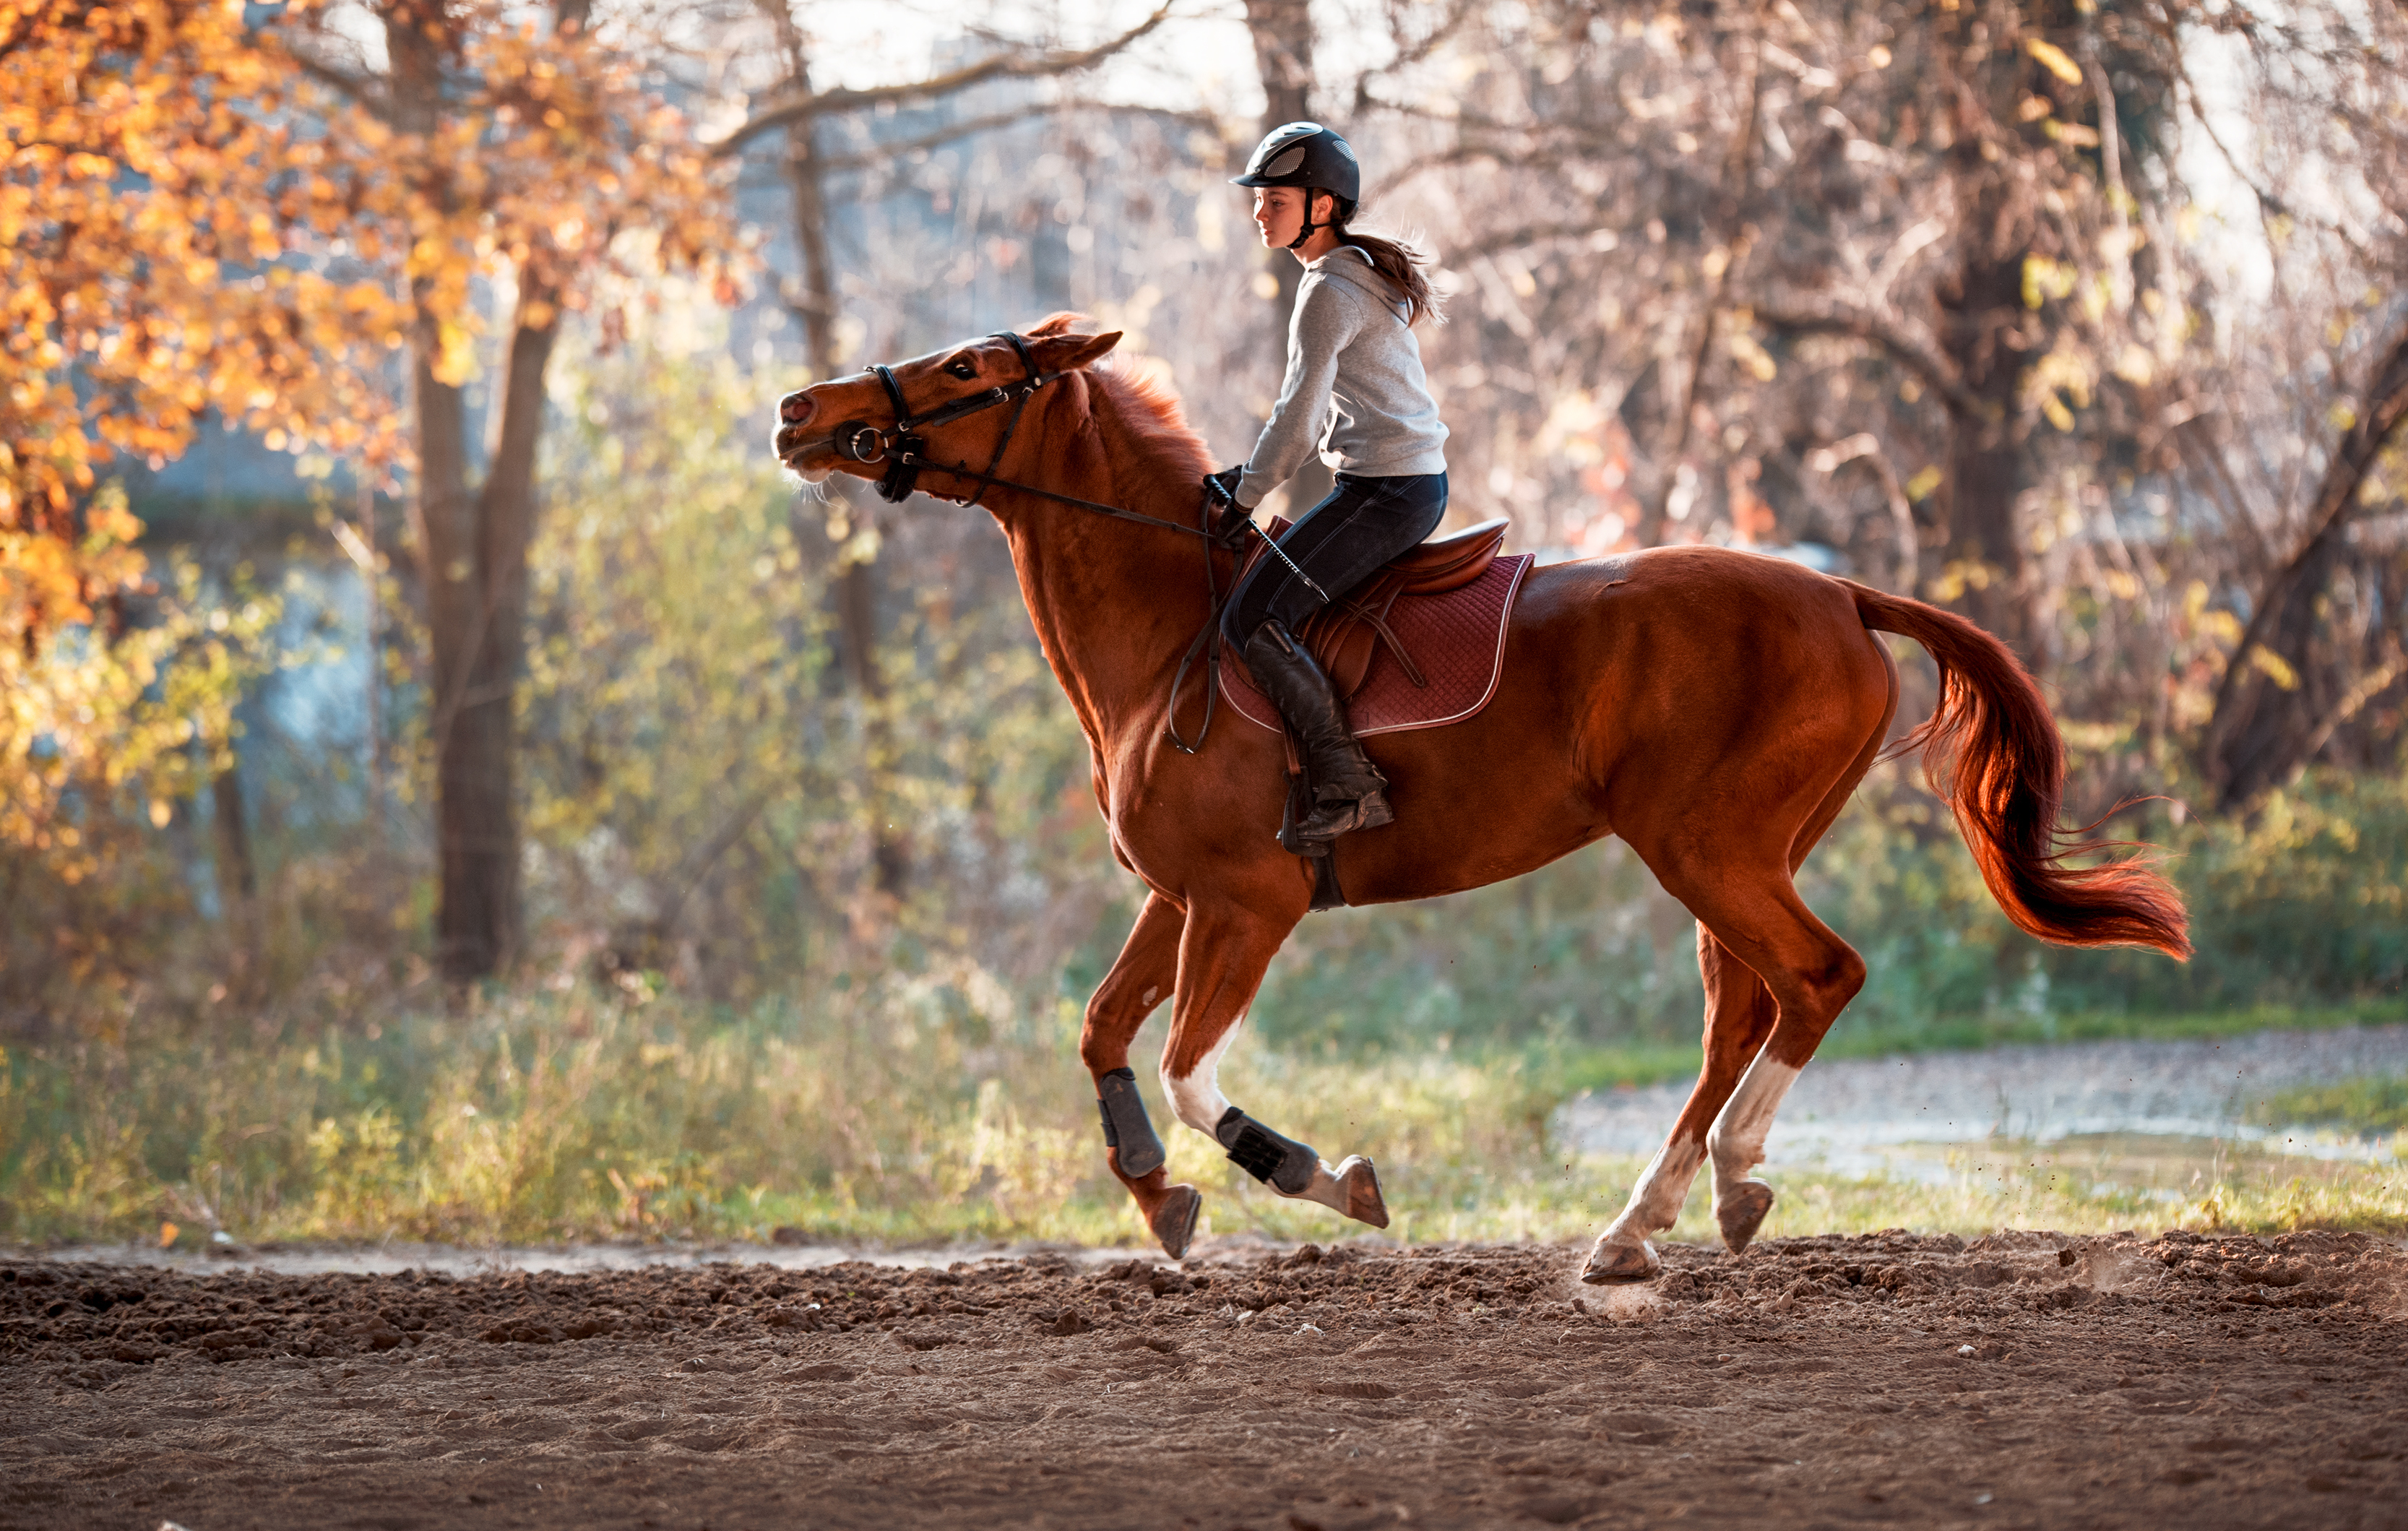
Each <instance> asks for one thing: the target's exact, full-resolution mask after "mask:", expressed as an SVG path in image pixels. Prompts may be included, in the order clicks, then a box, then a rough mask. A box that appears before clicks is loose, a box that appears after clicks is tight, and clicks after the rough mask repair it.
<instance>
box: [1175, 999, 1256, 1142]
mask: <svg viewBox="0 0 2408 1531" xmlns="http://www.w3.org/2000/svg"><path fill="white" fill-rule="evenodd" d="M1245 1023H1246V1018H1245V1016H1244V1015H1242V1014H1240V1016H1239V1017H1238V1018H1237V1019H1236V1020H1235V1021H1232V1022H1230V1023H1229V1029H1228V1030H1227V1031H1225V1032H1223V1033H1222V1034H1221V1039H1220V1040H1219V1041H1217V1042H1215V1043H1213V1044H1212V1051H1211V1052H1207V1053H1206V1054H1204V1057H1203V1059H1202V1061H1200V1062H1198V1063H1197V1066H1196V1072H1194V1073H1192V1074H1190V1075H1188V1076H1187V1077H1186V1078H1185V1079H1181V1078H1179V1077H1178V1076H1176V1075H1174V1074H1172V1073H1171V1071H1170V1064H1169V1061H1168V1059H1165V1060H1164V1062H1163V1066H1162V1093H1163V1094H1164V1095H1168V1096H1169V1097H1170V1109H1171V1111H1172V1112H1173V1113H1174V1114H1176V1115H1177V1116H1178V1118H1179V1120H1180V1121H1182V1122H1184V1123H1187V1124H1188V1125H1189V1126H1191V1127H1193V1128H1195V1129H1196V1130H1197V1132H1200V1133H1202V1134H1203V1135H1204V1136H1205V1137H1207V1138H1211V1136H1212V1129H1213V1127H1215V1126H1216V1125H1218V1124H1219V1123H1220V1121H1221V1118H1223V1117H1224V1116H1226V1115H1227V1114H1228V1112H1229V1097H1228V1096H1226V1095H1223V1094H1222V1093H1221V1054H1223V1053H1225V1052H1228V1051H1229V1044H1230V1043H1232V1042H1234V1041H1236V1040H1237V1039H1238V1028H1239V1027H1240V1026H1242V1025H1244V1024H1245Z"/></svg>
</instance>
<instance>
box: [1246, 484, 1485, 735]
mask: <svg viewBox="0 0 2408 1531" xmlns="http://www.w3.org/2000/svg"><path fill="white" fill-rule="evenodd" d="M1511 525H1512V522H1508V521H1506V520H1505V519H1504V518H1502V517H1499V518H1498V519H1497V520H1494V521H1484V522H1481V523H1480V524H1479V525H1477V526H1469V527H1466V528H1465V529H1464V530H1462V531H1460V532H1457V533H1455V534H1454V535H1453V536H1452V537H1433V538H1431V539H1430V540H1429V541H1427V542H1425V543H1422V544H1421V545H1420V546H1418V547H1416V548H1414V549H1412V551H1409V552H1406V553H1404V554H1402V555H1400V556H1398V557H1397V558H1395V559H1393V560H1391V561H1390V562H1388V563H1387V564H1385V565H1383V566H1382V567H1381V569H1380V571H1379V572H1378V573H1377V574H1374V575H1372V576H1371V578H1370V579H1367V580H1365V581H1364V582H1363V584H1362V586H1361V588H1359V589H1357V590H1356V591H1355V593H1354V594H1352V595H1349V596H1343V597H1340V599H1339V600H1338V601H1337V602H1336V603H1335V604H1333V605H1330V606H1325V607H1323V608H1321V609H1320V610H1319V611H1316V612H1314V613H1313V614H1312V617H1310V618H1308V619H1307V620H1306V622H1305V624H1304V627H1303V629H1302V630H1301V631H1299V632H1298V633H1297V637H1299V638H1301V639H1302V640H1303V641H1304V645H1305V647H1306V648H1307V649H1308V650H1309V651H1311V652H1312V657H1313V660H1314V662H1315V663H1317V664H1319V665H1320V666H1321V668H1322V670H1323V671H1324V673H1326V675H1327V676H1328V677H1329V680H1330V684H1331V685H1333V686H1335V687H1336V688H1337V691H1338V696H1339V699H1340V701H1343V700H1345V699H1346V698H1347V697H1350V696H1352V695H1354V694H1355V693H1356V692H1358V691H1360V690H1362V689H1363V681H1364V679H1365V678H1366V677H1367V676H1369V674H1370V673H1371V658H1372V655H1373V654H1375V653H1376V652H1377V651H1378V650H1379V647H1380V645H1381V644H1383V643H1384V644H1386V645H1387V648H1388V651H1389V652H1390V653H1392V654H1395V655H1396V656H1397V663H1398V664H1399V665H1403V666H1404V671H1405V675H1406V677H1407V678H1408V679H1410V680H1412V683H1413V684H1414V685H1416V686H1427V685H1428V684H1429V681H1428V680H1427V679H1426V678H1425V677H1424V676H1423V674H1422V671H1421V666H1420V665H1416V664H1414V663H1413V656H1412V654H1409V653H1407V652H1406V651H1405V646H1404V644H1403V642H1402V641H1401V640H1399V639H1398V637H1397V635H1396V632H1395V630H1394V629H1392V628H1391V627H1389V625H1388V612H1389V611H1390V609H1391V608H1394V607H1395V606H1396V604H1397V601H1398V598H1399V597H1400V596H1405V595H1437V594H1442V593H1444V592H1446V591H1450V590H1460V589H1461V588H1462V587H1464V586H1465V585H1468V584H1469V583H1471V581H1473V580H1474V579H1479V578H1480V577H1481V576H1482V575H1484V574H1485V573H1487V572H1488V565H1491V564H1493V563H1495V562H1496V560H1497V554H1498V550H1499V549H1501V548H1503V547H1504V545H1505V533H1506V530H1507V528H1508V527H1509V526H1511ZM1287 531H1288V527H1287V523H1286V522H1284V521H1274V522H1272V523H1271V528H1270V534H1269V535H1270V536H1271V537H1284V536H1286V535H1287ZM1263 556H1265V555H1264V551H1263V549H1262V548H1261V547H1259V546H1257V547H1256V548H1255V549H1254V556H1253V558H1250V559H1248V560H1247V563H1246V565H1245V566H1246V567H1247V568H1251V567H1253V566H1254V560H1255V559H1260V558H1262V557H1263ZM1243 577H1244V574H1243V570H1240V579H1242V578H1243Z"/></svg>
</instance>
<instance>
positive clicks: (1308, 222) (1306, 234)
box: [1287, 186, 1338, 250]
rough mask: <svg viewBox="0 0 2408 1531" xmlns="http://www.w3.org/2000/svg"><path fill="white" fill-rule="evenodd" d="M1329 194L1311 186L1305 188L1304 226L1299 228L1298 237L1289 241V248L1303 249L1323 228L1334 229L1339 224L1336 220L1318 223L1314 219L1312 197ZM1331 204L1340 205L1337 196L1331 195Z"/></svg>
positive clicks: (1333, 205)
mask: <svg viewBox="0 0 2408 1531" xmlns="http://www.w3.org/2000/svg"><path fill="white" fill-rule="evenodd" d="M1327 195H1328V193H1326V192H1316V191H1314V190H1313V189H1312V187H1310V186H1308V187H1306V188H1305V189H1304V226H1303V227H1302V228H1300V229H1298V230H1297V231H1296V237H1295V238H1293V239H1290V240H1289V241H1288V242H1287V248H1288V249H1290V250H1302V249H1303V248H1304V247H1305V243H1306V241H1308V240H1310V239H1311V238H1312V236H1314V235H1315V234H1318V233H1320V232H1321V231H1322V230H1323V229H1334V228H1336V227H1337V226H1338V225H1337V224H1336V223H1335V222H1329V223H1316V222H1313V221H1312V199H1313V198H1314V197H1316V196H1327ZM1329 205H1330V206H1331V207H1337V206H1338V199H1337V198H1336V197H1330V199H1329Z"/></svg>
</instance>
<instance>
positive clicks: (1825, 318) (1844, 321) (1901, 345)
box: [1756, 303, 1988, 420]
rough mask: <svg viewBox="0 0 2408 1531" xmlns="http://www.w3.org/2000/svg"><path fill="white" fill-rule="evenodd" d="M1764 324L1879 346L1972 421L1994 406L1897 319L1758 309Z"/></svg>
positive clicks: (1834, 310) (1837, 311) (1833, 308)
mask: <svg viewBox="0 0 2408 1531" xmlns="http://www.w3.org/2000/svg"><path fill="white" fill-rule="evenodd" d="M1756 322H1758V323H1761V324H1764V325H1766V326H1768V327H1769V328H1771V329H1775V330H1779V331H1781V332H1782V333H1783V334H1785V335H1844V336H1852V337H1853V338H1855V339H1858V340H1862V341H1864V342H1866V343H1867V344H1868V345H1873V346H1878V347H1880V348H1881V349H1882V351H1885V352H1886V353H1887V354H1888V356H1889V358H1890V360H1892V361H1894V362H1896V363H1898V365H1900V366H1902V367H1904V368H1906V369H1907V370H1908V371H1909V372H1912V373H1914V375H1915V376H1916V377H1917V378H1919V379H1922V380H1923V384H1924V386H1925V387H1927V388H1928V389H1930V390H1931V391H1932V392H1933V393H1938V394H1939V395H1940V396H1941V398H1942V399H1943V400H1945V401H1946V403H1947V405H1948V408H1950V409H1952V410H1954V411H1956V412H1957V414H1960V415H1962V416H1964V417H1965V418H1967V419H1969V420H1980V419H1982V418H1983V417H1984V416H1985V414H1986V413H1987V412H1988V406H1987V405H1985V403H1984V402H1983V401H1982V399H1981V398H1980V397H1979V396H1978V395H1977V394H1975V393H1973V391H1972V390H1971V389H1970V388H1967V387H1966V386H1965V384H1964V381H1963V379H1959V378H1958V377H1957V369H1956V368H1955V367H1952V366H1950V365H1948V362H1947V361H1946V359H1945V358H1943V357H1942V355H1941V354H1940V351H1939V350H1938V348H1937V347H1935V346H1933V345H1932V344H1930V342H1928V341H1927V340H1925V339H1923V338H1921V337H1920V336H1915V335H1913V334H1911V333H1909V331H1908V330H1907V329H1906V327H1905V326H1904V325H1903V324H1901V323H1899V322H1895V321H1893V320H1889V319H1885V318H1881V317H1877V316H1875V315H1873V314H1869V313H1865V312H1862V311H1861V310H1856V309H1850V308H1842V307H1840V306H1839V305H1836V304H1833V305H1829V306H1818V307H1815V308H1802V307H1799V308H1790V307H1783V306H1780V305H1766V304H1762V303H1759V304H1757V305H1756Z"/></svg>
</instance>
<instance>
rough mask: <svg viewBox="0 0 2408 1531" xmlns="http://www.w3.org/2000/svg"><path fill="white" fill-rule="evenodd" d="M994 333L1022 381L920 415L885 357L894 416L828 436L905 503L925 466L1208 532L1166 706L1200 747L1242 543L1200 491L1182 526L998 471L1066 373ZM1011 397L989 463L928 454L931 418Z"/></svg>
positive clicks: (878, 371)
mask: <svg viewBox="0 0 2408 1531" xmlns="http://www.w3.org/2000/svg"><path fill="white" fill-rule="evenodd" d="M988 338H990V339H995V340H1002V341H1007V342H1009V343H1010V344H1011V349H1012V351H1013V352H1014V353H1015V354H1017V355H1018V356H1019V358H1020V365H1022V366H1023V367H1024V368H1025V369H1026V372H1027V375H1026V376H1025V377H1024V378H1022V379H1020V380H1019V381H1017V382H1010V383H998V384H996V386H995V387H993V388H989V389H985V390H982V392H980V393H971V394H969V395H968V396H966V397H963V398H958V399H953V400H950V401H948V402H946V403H944V404H940V405H939V406H937V408H934V409H931V410H929V411H928V412H927V413H926V414H925V415H914V414H912V413H911V407H910V404H909V403H908V402H907V401H906V400H905V399H904V397H903V388H902V385H901V384H899V383H897V382H896V380H895V372H894V369H893V368H892V367H890V366H888V365H885V364H884V363H872V364H871V365H870V368H869V370H870V371H871V373H873V374H874V375H875V376H876V377H877V379H878V382H879V385H880V386H881V387H882V388H884V389H885V390H886V399H887V402H888V403H889V404H892V405H893V406H894V407H895V423H894V424H892V425H889V426H887V427H885V428H884V429H883V430H882V429H880V428H879V427H877V426H875V425H872V424H870V423H869V422H867V421H866V420H848V421H846V422H844V423H842V424H840V425H839V426H838V427H837V428H836V430H835V431H834V432H833V433H832V434H830V436H828V437H827V444H828V445H829V446H832V447H834V448H835V449H836V450H837V451H838V453H839V455H841V456H843V457H845V458H847V459H849V460H851V461H853V462H855V463H860V464H862V465H865V466H872V467H874V466H876V465H878V464H880V463H884V464H885V465H886V473H885V476H884V477H883V478H882V479H879V480H878V493H879V495H880V497H881V498H882V499H884V500H885V501H886V502H887V503H888V504H890V505H894V504H900V503H901V502H902V501H903V500H905V499H906V498H908V497H910V494H911V492H912V491H913V490H914V489H916V488H917V487H918V486H919V481H920V475H921V474H922V473H944V474H950V475H952V476H953V477H954V478H956V479H972V480H975V481H976V483H977V484H978V489H977V490H976V491H975V492H974V493H973V494H971V495H970V497H969V498H968V499H967V500H964V501H961V502H960V503H961V504H962V505H963V506H965V507H968V506H974V505H976V504H978V502H979V501H980V500H981V499H982V498H983V497H984V496H985V494H986V492H987V491H988V490H989V489H991V488H997V487H1000V488H1003V489H1016V490H1018V491H1020V492H1021V493H1022V494H1035V495H1037V496H1039V498H1042V499H1048V500H1057V501H1059V502H1060V503H1062V504H1064V505H1075V506H1077V507H1079V508H1081V509H1082V510H1092V511H1094V512H1096V513H1097V515H1104V516H1111V517H1112V518H1113V519H1114V520H1117V521H1133V522H1139V523H1140V524H1142V525H1146V526H1159V527H1162V528H1165V529H1167V530H1169V531H1173V532H1183V533H1185V534H1186V535H1187V536H1189V537H1200V538H1202V539H1203V542H1204V593H1205V595H1206V596H1207V598H1208V604H1209V605H1210V607H1211V615H1210V616H1208V617H1206V618H1205V619H1204V625H1203V627H1202V628H1201V629H1200V630H1198V631H1197V635H1196V637H1194V638H1192V639H1190V640H1189V642H1188V645H1187V651H1186V653H1185V654H1183V655H1182V656H1181V658H1180V661H1179V670H1178V673H1176V674H1175V675H1173V676H1172V677H1171V680H1170V703H1169V706H1168V708H1166V709H1165V711H1164V726H1163V733H1164V734H1165V736H1166V737H1168V738H1169V740H1170V744H1171V747H1172V748H1173V749H1176V750H1178V751H1182V752H1183V753H1185V754H1191V755H1192V754H1195V753H1197V751H1200V750H1202V749H1203V748H1204V739H1205V736H1207V735H1208V734H1210V733H1211V731H1212V712H1213V708H1214V707H1215V705H1216V704H1217V703H1218V702H1219V700H1220V691H1221V686H1220V679H1221V676H1220V671H1221V610H1222V608H1223V607H1224V606H1226V604H1227V602H1228V600H1229V598H1230V596H1234V595H1235V594H1237V585H1236V581H1235V580H1232V581H1231V583H1230V588H1229V592H1228V594H1226V595H1225V594H1222V593H1221V577H1220V571H1219V570H1218V569H1217V568H1216V567H1215V566H1214V565H1213V562H1212V554H1213V553H1214V551H1218V550H1223V549H1226V550H1227V551H1230V552H1233V553H1234V552H1236V551H1237V546H1236V544H1235V543H1234V542H1232V541H1226V540H1224V539H1223V538H1221V537H1216V536H1214V535H1213V533H1212V530H1211V521H1212V506H1211V501H1210V500H1208V499H1206V498H1204V497H1203V496H1202V495H1198V496H1197V524H1195V525H1193V526H1183V525H1182V524H1180V523H1179V522H1175V521H1165V520H1163V519H1162V518H1161V517H1159V516H1148V515H1140V513H1139V512H1137V511H1135V510H1128V509H1124V508H1122V507H1120V506H1117V505H1106V504H1104V503H1103V502H1102V501H1100V500H1082V499H1081V498H1079V497H1078V496H1077V495H1076V494H1058V493H1056V492H1055V491H1054V490H1051V489H1040V488H1039V487H1038V486H1037V485H1035V484H1025V483H1021V482H1020V481H1018V480H1017V479H1001V478H997V477H996V471H995V470H996V466H997V465H1000V464H1001V463H1002V462H1003V454H1004V453H1005V452H1006V451H1009V450H1010V449H1011V436H1012V433H1013V432H1015V431H1017V430H1018V429H1019V428H1020V417H1021V416H1022V415H1023V414H1025V413H1026V412H1027V409H1028V401H1029V400H1030V399H1031V398H1032V397H1034V396H1035V395H1036V393H1037V391H1038V390H1039V389H1040V388H1043V387H1044V386H1045V385H1046V384H1047V383H1050V382H1055V381H1058V380H1059V379H1062V378H1063V377H1065V376H1067V374H1065V373H1060V372H1041V371H1039V369H1038V366H1037V358H1036V357H1035V356H1033V355H1031V354H1030V352H1029V350H1028V342H1027V341H1025V340H1024V339H1022V338H1021V337H1020V336H1018V335H1015V334H1013V333H1012V332H1011V331H1010V330H997V331H996V333H995V334H994V335H992V336H989V337H988ZM1007 404H1009V405H1011V419H1009V420H1007V421H1005V422H1004V424H1003V436H1002V438H1001V439H1000V440H998V441H996V444H995V452H994V454H993V455H992V456H990V457H989V458H988V459H987V460H986V466H985V468H984V469H983V470H982V471H979V472H976V473H973V472H971V471H970V466H969V463H968V459H964V460H962V461H960V462H958V463H954V464H953V465H950V466H948V465H945V464H943V463H938V462H932V461H931V460H930V459H929V458H928V456H927V455H926V453H927V451H928V438H927V437H926V436H925V435H923V434H922V433H923V432H925V431H926V430H928V429H929V428H930V427H932V426H937V425H948V424H951V423H952V422H954V421H956V420H963V419H967V418H968V417H969V416H971V415H975V414H980V413H982V412H984V411H985V410H988V409H995V408H1001V407H1002V406H1004V405H1007ZM1243 524H1244V526H1245V527H1246V528H1248V529H1252V530H1254V535H1255V536H1257V537H1261V536H1262V533H1261V531H1260V529H1259V528H1255V527H1254V522H1251V521H1248V522H1244V523H1243ZM1263 542H1264V544H1265V546H1267V547H1269V548H1270V549H1271V551H1274V552H1280V548H1279V544H1277V543H1276V542H1273V541H1271V539H1270V538H1269V537H1263ZM1280 556H1281V561H1282V562H1283V563H1287V565H1288V567H1290V568H1292V569H1293V568H1295V567H1296V565H1295V564H1294V563H1292V562H1289V561H1288V560H1287V557H1286V555H1285V553H1284V552H1281V553H1280ZM1297 572H1298V573H1299V574H1301V573H1302V572H1303V571H1302V570H1297ZM1314 588H1315V589H1318V588H1319V587H1318V586H1315V587H1314ZM1199 654H1200V655H1201V656H1202V657H1203V659H1204V662H1205V686H1204V722H1203V724H1202V726H1200V727H1198V728H1197V730H1196V737H1195V740H1194V741H1193V742H1192V743H1191V742H1190V741H1188V740H1186V739H1183V738H1182V737H1180V736H1179V693H1180V690H1181V688H1182V687H1183V686H1184V685H1185V684H1186V683H1187V672H1188V670H1189V669H1190V668H1191V667H1193V666H1194V665H1195V663H1196V660H1197V656H1198V655H1199Z"/></svg>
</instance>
